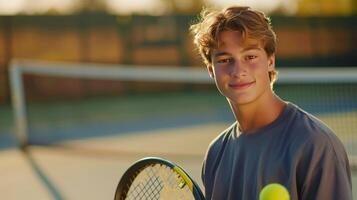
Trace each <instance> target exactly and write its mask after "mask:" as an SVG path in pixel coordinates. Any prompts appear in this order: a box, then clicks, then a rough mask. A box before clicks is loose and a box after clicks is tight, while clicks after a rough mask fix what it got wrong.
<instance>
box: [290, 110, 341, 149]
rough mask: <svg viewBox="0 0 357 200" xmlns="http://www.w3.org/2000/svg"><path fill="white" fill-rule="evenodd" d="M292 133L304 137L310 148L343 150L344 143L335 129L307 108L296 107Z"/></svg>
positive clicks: (307, 146)
mask: <svg viewBox="0 0 357 200" xmlns="http://www.w3.org/2000/svg"><path fill="white" fill-rule="evenodd" d="M290 130H291V131H292V134H293V135H295V136H296V137H299V138H301V139H302V142H303V143H304V144H305V145H304V146H305V147H306V148H307V149H309V147H312V148H313V149H319V148H320V149H321V148H322V149H323V148H332V149H335V150H336V149H339V150H341V151H343V148H344V147H343V144H342V142H341V141H340V139H339V138H338V137H337V136H336V134H335V133H334V131H333V130H332V129H331V128H330V127H329V126H328V125H327V124H325V123H324V122H323V121H321V120H320V119H318V118H317V117H315V116H314V115H312V114H310V113H308V112H306V111H305V110H303V109H301V108H298V107H296V116H295V120H294V122H293V124H292V126H291V127H290Z"/></svg>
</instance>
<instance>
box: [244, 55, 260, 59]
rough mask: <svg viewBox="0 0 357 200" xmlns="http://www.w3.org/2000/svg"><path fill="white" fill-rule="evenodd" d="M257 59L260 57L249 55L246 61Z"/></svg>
mask: <svg viewBox="0 0 357 200" xmlns="http://www.w3.org/2000/svg"><path fill="white" fill-rule="evenodd" d="M257 57H258V56H255V55H248V56H246V57H245V58H246V60H253V59H255V58H257Z"/></svg>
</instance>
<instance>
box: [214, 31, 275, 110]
mask: <svg viewBox="0 0 357 200" xmlns="http://www.w3.org/2000/svg"><path fill="white" fill-rule="evenodd" d="M211 58H212V65H209V66H207V67H208V71H209V73H210V75H211V77H213V78H214V80H215V82H216V85H217V88H218V90H219V91H220V92H221V93H222V94H223V95H224V96H226V97H227V98H228V100H229V101H230V102H231V103H233V104H237V105H242V104H248V103H252V102H254V101H256V100H259V99H260V100H264V99H261V97H263V98H264V96H266V95H263V94H265V93H267V92H272V89H271V87H270V80H269V71H273V70H274V61H275V57H274V55H272V56H269V57H268V56H267V54H266V52H265V50H264V49H263V47H262V45H261V44H260V42H259V41H257V40H253V39H249V38H247V39H246V40H243V39H242V37H241V34H240V33H239V32H235V31H224V32H222V33H220V35H219V47H218V48H217V49H214V50H213V51H212V55H211Z"/></svg>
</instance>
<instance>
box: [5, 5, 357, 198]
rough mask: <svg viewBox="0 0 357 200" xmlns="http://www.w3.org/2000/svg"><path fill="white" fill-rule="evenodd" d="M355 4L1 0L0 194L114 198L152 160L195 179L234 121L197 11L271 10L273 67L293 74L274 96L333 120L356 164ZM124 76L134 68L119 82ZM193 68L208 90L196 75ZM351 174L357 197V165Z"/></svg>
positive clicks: (277, 85) (356, 74)
mask: <svg viewBox="0 0 357 200" xmlns="http://www.w3.org/2000/svg"><path fill="white" fill-rule="evenodd" d="M356 2H357V1H356V0H0V177H1V181H0V193H1V199H8V200H12V199H56V200H61V199H70V200H71V199H74V200H76V199H88V200H89V199H112V198H113V190H114V189H115V186H116V184H117V181H118V179H119V177H120V176H121V174H122V173H123V170H125V169H126V168H127V167H128V166H129V165H130V164H131V163H132V162H133V161H134V160H135V159H138V158H140V157H143V156H149V155H150V156H152V155H156V156H157V155H165V156H169V158H170V159H171V158H173V159H176V160H175V161H178V162H180V163H179V164H183V167H184V168H185V169H188V171H189V172H192V173H193V176H194V178H195V179H196V180H198V181H199V180H200V178H199V176H200V171H201V164H202V159H203V155H204V153H205V150H206V148H207V146H208V144H209V142H210V141H211V139H213V138H214V137H216V135H217V134H218V133H219V132H220V131H222V130H224V129H225V128H226V127H227V126H228V125H229V124H231V123H232V121H234V119H233V115H232V113H231V112H230V108H229V106H228V105H227V103H226V101H225V99H224V98H223V97H222V96H221V95H220V94H219V93H218V92H217V90H216V88H215V86H214V84H212V80H210V79H209V76H208V75H207V74H206V72H205V71H204V70H205V67H204V64H203V62H202V60H201V58H200V56H199V55H198V53H197V51H196V49H195V47H194V45H193V43H192V35H190V34H189V31H188V29H189V26H190V25H191V24H192V23H193V22H195V21H196V20H197V16H198V14H199V13H200V11H201V10H202V8H203V7H218V8H222V7H226V6H231V5H244V6H251V7H253V8H255V9H258V10H262V11H264V12H266V13H267V14H268V15H269V16H270V17H271V19H272V24H273V28H274V30H275V32H276V33H277V37H278V44H277V59H276V67H277V69H278V70H279V71H280V72H282V71H283V70H291V69H293V72H291V73H290V74H287V75H288V76H287V77H288V79H285V82H284V81H282V82H278V83H277V84H276V85H275V86H274V91H275V92H276V93H277V94H278V95H279V96H281V97H282V98H283V99H285V100H288V101H292V102H294V103H296V104H298V105H299V106H300V107H302V108H304V109H306V110H307V111H309V112H311V113H313V114H314V115H317V116H318V117H319V118H320V119H322V120H323V121H324V122H326V123H327V124H328V125H329V126H331V127H332V128H333V129H334V130H335V131H336V134H337V135H338V137H339V138H340V139H341V140H342V142H343V143H344V145H345V147H346V150H347V153H348V155H349V156H350V157H351V158H352V157H354V158H357V132H356V130H357V78H356V77H357V70H356V69H357V45H356V44H357V23H356V22H357V3H356ZM14 61H16V62H14ZM90 66H94V67H95V70H89V68H88V67H90ZM15 67H22V68H21V69H22V70H24V71H26V70H27V71H26V73H25V74H23V73H24V71H21V70H19V68H15ZM31 67H34V68H31ZM77 67H79V68H78V69H80V70H74V72H73V71H71V69H77ZM107 67H109V69H108V68H107ZM150 67H153V68H155V69H156V70H154V71H155V73H154V74H153V73H152V72H153V71H149V72H148V70H147V69H151V68H150ZM163 67H164V68H165V70H166V69H168V70H171V75H173V76H172V77H175V78H177V77H179V78H181V79H182V80H185V81H183V82H180V83H178V82H172V80H171V79H169V80H168V77H169V76H168V74H170V72H168V73H166V71H165V70H163V69H162V68H163ZM14 69H18V70H14ZM30 69H31V70H32V73H30V72H31V70H30ZM104 69H106V70H104ZM127 69H129V71H130V70H131V69H132V70H134V72H135V73H134V74H130V75H128V76H129V78H128V77H125V76H124V78H123V75H122V72H123V73H124V74H127V72H128V71H126V70H127ZM158 69H159V70H158ZM198 69H200V70H201V76H200V79H201V80H203V82H199V81H197V80H196V77H191V78H190V75H192V74H191V73H192V72H191V71H190V70H198ZM37 70H38V71H37ZM121 70H123V71H121ZM136 70H139V71H136ZM140 70H141V71H140ZM180 70H183V72H184V73H177V72H182V71H180ZM89 71H91V72H92V73H94V77H92V78H91V79H89V78H88V77H86V75H88V73H87V72H89ZM162 71H164V72H162ZM302 71H303V73H301V72H302ZM51 72H56V73H55V74H53V73H52V74H51ZM59 72H61V73H62V75H63V74H67V76H66V77H63V76H58V74H60V73H59ZM69 72H71V73H73V74H71V73H69ZM296 72H297V74H298V76H299V77H300V78H299V79H296V75H297V74H296ZM36 73H42V74H40V75H39V74H36ZM78 73H79V74H80V75H81V77H80V76H77V75H78ZM173 73H174V74H173ZM103 74H104V78H103ZM280 74H281V75H282V76H283V73H280ZM321 74H322V75H324V76H325V78H324V79H320V78H319V77H320V75H321ZM341 74H342V75H343V76H341ZM82 75H83V76H84V77H85V78H84V77H83V76H82ZM146 75H148V76H147V77H150V76H152V77H155V76H157V77H158V78H156V79H155V80H150V81H143V80H141V79H142V78H143V77H146ZM202 75H203V76H202ZM285 75H286V74H285ZM289 75H290V76H289ZM108 77H109V78H108ZM113 77H121V78H116V79H113ZM202 77H203V78H202ZM289 77H290V79H289ZM311 77H312V78H311ZM125 78H128V79H125ZM103 79H105V80H103ZM315 79H316V82H314V81H315ZM280 80H284V79H283V77H281V78H280V79H279V81H280ZM21 81H23V82H21ZM209 81H211V82H209ZM21 86H23V88H21ZM22 89H23V90H22ZM15 94H16V95H17V96H16V95H15ZM19 94H20V95H19ZM21 102H22V103H23V105H22V106H23V109H19V107H21ZM15 105H16V106H15ZM19 105H20V106H19ZM19 121H20V122H25V123H23V124H25V125H26V126H18V125H19V124H20V123H18V122H19ZM23 124H22V125H23ZM19 127H20V128H21V127H22V129H21V131H18V128H19ZM19 133H23V134H22V135H21V134H19ZM21 136H26V137H27V138H26V139H27V141H26V142H27V145H28V146H27V147H28V148H27V151H25V152H23V151H20V150H19V148H18V146H20V145H19V144H22V143H21V141H22V140H21V138H22V137H21ZM170 156H171V157H170ZM351 166H354V167H353V178H352V181H353V183H354V188H353V190H354V191H353V192H354V194H355V197H356V196H357V187H356V186H357V171H356V169H357V159H354V164H353V165H352V164H351ZM199 182H200V181H199Z"/></svg>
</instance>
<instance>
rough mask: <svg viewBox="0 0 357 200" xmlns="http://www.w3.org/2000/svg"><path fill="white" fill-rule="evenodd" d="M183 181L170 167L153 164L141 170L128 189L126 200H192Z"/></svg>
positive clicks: (190, 193)
mask: <svg viewBox="0 0 357 200" xmlns="http://www.w3.org/2000/svg"><path fill="white" fill-rule="evenodd" d="M182 182H183V179H182V178H181V176H180V175H179V174H177V173H176V172H175V171H174V170H172V169H171V168H170V167H167V166H164V165H160V164H155V165H150V166H148V167H146V168H145V169H144V170H142V171H141V172H140V173H139V174H138V175H137V177H136V178H135V180H134V182H133V183H132V184H131V187H130V188H129V191H128V194H127V197H126V199H128V200H130V199H135V200H141V199H143V200H144V199H145V200H161V199H194V197H193V195H192V192H191V191H190V189H189V188H188V186H187V185H185V184H182Z"/></svg>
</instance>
